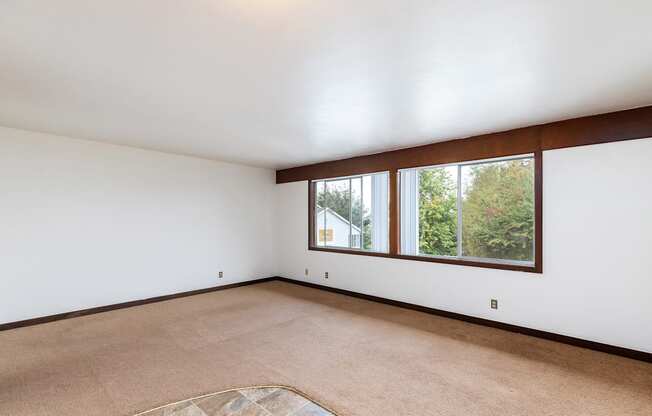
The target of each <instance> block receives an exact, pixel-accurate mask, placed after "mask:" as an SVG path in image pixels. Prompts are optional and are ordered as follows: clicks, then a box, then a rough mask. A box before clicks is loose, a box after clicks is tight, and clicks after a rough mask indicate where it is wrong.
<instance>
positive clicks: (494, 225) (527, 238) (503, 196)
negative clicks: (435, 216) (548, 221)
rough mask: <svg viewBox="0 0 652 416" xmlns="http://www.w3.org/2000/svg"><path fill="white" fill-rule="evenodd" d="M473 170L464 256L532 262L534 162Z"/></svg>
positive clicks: (464, 208)
mask: <svg viewBox="0 0 652 416" xmlns="http://www.w3.org/2000/svg"><path fill="white" fill-rule="evenodd" d="M470 169H471V172H470V176H469V178H468V179H469V180H468V185H467V187H466V189H465V192H464V198H463V203H462V240H463V241H462V247H463V250H464V255H465V256H472V257H483V258H496V259H511V260H532V259H533V245H534V166H533V161H532V160H530V159H526V160H514V161H509V162H501V163H492V164H484V165H477V166H473V167H471V168H470Z"/></svg>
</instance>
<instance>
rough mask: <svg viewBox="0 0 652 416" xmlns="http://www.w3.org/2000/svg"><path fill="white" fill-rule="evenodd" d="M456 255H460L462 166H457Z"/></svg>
mask: <svg viewBox="0 0 652 416" xmlns="http://www.w3.org/2000/svg"><path fill="white" fill-rule="evenodd" d="M457 257H462V168H461V167H460V166H458V167H457Z"/></svg>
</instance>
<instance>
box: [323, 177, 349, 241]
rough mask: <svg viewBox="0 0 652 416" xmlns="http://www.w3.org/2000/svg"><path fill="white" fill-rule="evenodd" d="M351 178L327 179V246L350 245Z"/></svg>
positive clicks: (325, 201) (325, 203) (325, 202)
mask: <svg viewBox="0 0 652 416" xmlns="http://www.w3.org/2000/svg"><path fill="white" fill-rule="evenodd" d="M349 185H350V180H349V179H341V180H331V181H326V190H325V192H324V215H325V217H326V225H325V234H326V238H325V240H326V241H325V242H326V245H327V246H333V247H346V248H348V247H349V242H350V232H351V223H350V221H351V189H350V187H349Z"/></svg>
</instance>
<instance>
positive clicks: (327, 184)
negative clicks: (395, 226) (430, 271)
mask: <svg viewBox="0 0 652 416" xmlns="http://www.w3.org/2000/svg"><path fill="white" fill-rule="evenodd" d="M311 192H312V193H313V195H312V198H311V201H312V204H311V209H312V226H311V228H312V231H311V233H312V234H313V235H312V236H311V246H312V247H317V248H335V249H338V248H339V249H354V250H361V251H373V252H381V253H387V252H388V251H389V242H388V233H389V205H388V201H389V175H388V174H387V172H383V173H375V174H370V175H361V176H351V177H346V178H335V179H325V180H319V181H313V182H312V183H311Z"/></svg>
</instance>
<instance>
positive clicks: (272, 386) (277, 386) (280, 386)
mask: <svg viewBox="0 0 652 416" xmlns="http://www.w3.org/2000/svg"><path fill="white" fill-rule="evenodd" d="M247 389H285V390H289V391H291V392H293V393H296V394H298V395H299V396H301V397H303V398H304V399H306V400H308V401H310V402H312V403H314V404H316V405H318V406H320V407H322V408H323V409H324V410H327V411H329V412H331V413H332V414H333V415H334V416H342V415H341V414H339V413H337V412H336V411H334V410H333V409H331V408H330V407H329V406H326V405H324V404H322V403H321V402H319V401H317V400H315V399H313V398H312V397H310V396H308V395H307V394H306V393H304V392H302V391H301V390H299V389H297V388H295V387H292V386H287V385H283V384H262V385H254V386H245V387H234V388H230V389H226V390H220V391H216V392H213V393H206V394H200V395H199V396H194V397H189V398H187V399H183V400H178V401H175V402H170V403H166V404H163V405H160V406H156V407H153V408H151V409H147V410H143V411H142V412H138V413H136V414H133V415H132V416H141V415H144V414H146V413H149V412H153V411H155V410H159V409H163V408H165V407H169V406H174V405H175V404H180V403H185V402H188V401H191V400H198V399H203V398H204V397H209V396H215V395H218V394H223V393H229V392H232V391H240V390H247Z"/></svg>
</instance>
